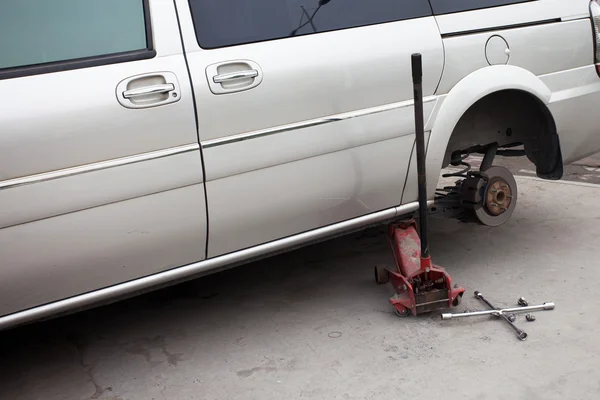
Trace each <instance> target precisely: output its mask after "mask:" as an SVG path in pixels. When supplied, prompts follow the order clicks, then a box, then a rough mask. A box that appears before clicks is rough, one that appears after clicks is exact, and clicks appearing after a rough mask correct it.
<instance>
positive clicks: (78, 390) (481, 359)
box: [0, 178, 600, 400]
mask: <svg viewBox="0 0 600 400" xmlns="http://www.w3.org/2000/svg"><path fill="white" fill-rule="evenodd" d="M518 181H519V185H520V186H519V187H520V199H519V205H518V207H517V210H516V211H515V215H514V216H513V217H512V218H511V220H510V221H509V222H508V223H507V224H506V225H504V226H501V227H499V228H487V227H482V226H476V225H464V224H459V223H457V222H455V221H443V220H437V221H434V222H433V224H432V246H431V248H432V252H433V253H432V254H433V257H434V261H435V262H436V263H439V264H440V265H443V266H445V267H446V268H447V269H448V270H449V271H450V272H451V273H452V275H453V278H454V280H455V282H457V283H459V284H461V285H463V286H465V287H466V288H467V291H468V294H469V296H467V297H466V298H465V300H464V301H463V304H462V305H461V306H460V307H458V310H464V309H466V308H468V309H478V308H482V306H481V304H479V303H478V302H477V300H476V299H474V298H472V297H471V296H470V294H471V293H472V292H473V291H474V290H480V291H482V292H484V293H485V294H486V296H487V297H488V298H489V299H490V300H491V301H493V302H496V303H497V304H499V305H503V306H508V305H512V304H514V302H515V301H516V299H517V298H518V297H520V296H525V297H526V298H528V299H529V300H530V302H534V303H541V302H544V301H554V302H556V304H557V308H556V309H555V310H554V311H549V312H541V313H538V314H537V321H535V322H532V323H530V322H525V320H524V317H519V319H518V321H517V323H518V324H519V325H520V326H521V327H522V328H523V329H525V330H526V331H527V332H528V333H529V338H528V340H527V341H526V342H519V341H518V340H517V339H516V338H515V336H514V334H513V333H512V332H511V331H510V330H509V328H507V327H506V326H504V325H503V324H502V323H501V322H499V321H494V320H490V319H489V318H485V317H484V318H477V319H469V320H456V321H444V322H443V321H441V320H440V319H439V314H433V315H428V316H421V317H419V318H405V319H400V318H398V317H396V316H394V315H393V313H392V310H391V308H390V306H389V305H388V303H387V298H388V297H389V296H390V294H391V288H390V287H388V286H377V285H375V284H374V283H373V278H372V267H373V265H374V264H381V263H389V262H390V253H389V251H388V247H387V243H386V241H385V238H384V236H383V235H382V234H381V231H379V230H377V229H371V230H368V231H365V232H361V233H358V234H353V235H350V236H346V237H343V238H339V239H337V240H334V241H330V242H327V243H321V244H319V245H315V246H312V247H309V248H305V249H302V250H299V251H295V252H293V253H289V254H286V255H282V256H279V257H275V258H271V259H268V260H265V261H262V262H258V263H254V264H251V265H247V266H242V267H239V268H236V269H233V270H230V271H225V272H223V273H219V274H215V275H212V276H208V277H205V278H201V279H197V280H195V281H191V282H187V283H185V284H181V285H178V286H175V287H171V288H168V289H165V290H160V291H157V292H154V293H150V294H147V295H144V296H140V297H138V298H134V299H130V300H127V301H123V302H120V303H117V304H113V305H110V306H105V307H101V308H97V309H93V310H89V311H86V312H82V313H79V314H76V315H72V316H68V317H64V318H60V319H56V320H52V321H47V322H43V323H38V324H34V325H30V326H26V327H21V328H17V329H14V330H10V331H6V332H2V333H0V360H1V365H0V398H1V399H3V400H22V399H27V400H34V399H43V400H58V399H69V400H70V399H115V400H116V399H121V400H125V399H127V400H130V399H131V400H137V399H140V400H152V399H156V400H159V399H161V400H162V399H202V400H207V399H226V400H235V399H261V400H264V399H284V398H286V399H297V398H302V399H304V398H307V399H390V398H411V399H432V398H441V397H442V396H443V397H444V398H450V399H478V400H482V399H507V398H511V399H527V400H535V399H544V400H551V399H561V400H562V399H564V398H568V399H578V400H583V399H598V398H599V397H600V374H599V372H598V371H599V369H600V361H599V359H598V356H599V355H600V335H599V334H598V332H599V330H600V313H598V306H599V305H600V304H599V303H600V300H599V299H600V289H599V286H598V284H597V281H598V278H599V277H600V269H599V267H598V260H599V259H600V257H599V255H600V252H599V250H600V243H599V239H600V229H599V228H598V224H599V222H600V204H599V203H598V200H597V199H598V196H599V195H600V188H599V187H593V186H582V185H576V184H568V183H555V182H539V181H536V180H532V179H526V178H518Z"/></svg>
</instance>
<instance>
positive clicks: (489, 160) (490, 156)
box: [479, 143, 498, 171]
mask: <svg viewBox="0 0 600 400" xmlns="http://www.w3.org/2000/svg"><path fill="white" fill-rule="evenodd" d="M497 152H498V143H492V144H490V145H489V146H488V148H487V150H486V151H485V156H483V161H481V166H480V167H479V170H480V171H485V170H486V169H488V168H490V167H491V166H492V164H493V163H494V158H495V157H496V153H497Z"/></svg>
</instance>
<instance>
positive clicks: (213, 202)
mask: <svg viewBox="0 0 600 400" xmlns="http://www.w3.org/2000/svg"><path fill="white" fill-rule="evenodd" d="M599 26H600V5H599V4H598V2H597V1H596V0H592V1H591V2H590V0H537V1H536V0H530V1H528V0H403V1H399V0H369V1H364V0H255V1H247V0H221V1H213V0H128V1H123V0H95V1H94V0H89V1H85V2H82V1H79V0H54V1H51V2H49V1H45V0H30V1H27V2H24V1H21V0H4V1H2V3H1V4H0V94H1V97H0V328H6V327H9V326H15V325H18V324H22V323H25V322H29V321H33V320H37V319H40V318H45V317H49V316H54V315H58V314H61V313H64V312H67V311H71V310H73V309H79V308H82V307H85V306H89V305H92V304H98V303H101V302H106V301H109V300H114V299H117V298H121V297H123V296H126V295H132V294H135V293H139V292H140V291H143V290H148V289H152V288H156V287H159V286H161V285H165V284H169V283H174V282H178V281H181V280H184V279H189V278H192V277H196V276H200V275H202V274H206V273H208V272H211V271H215V270H218V269H222V268H225V267H230V266H233V265H236V264H240V263H243V262H247V261H250V260H253V259H256V258H258V257H264V256H267V255H269V254H273V253H275V252H280V251H284V250H288V249H291V248H295V247H297V246H300V245H304V244H307V243H311V242H314V241H317V240H322V239H325V238H328V237H331V236H334V235H337V234H341V233H344V232H347V231H349V230H354V229H360V228H362V227H365V226H367V225H372V224H378V223H385V222H388V221H390V220H393V219H395V218H399V217H401V216H405V215H407V214H410V213H412V212H414V211H415V210H416V209H417V207H418V205H417V202H416V200H417V185H416V163H415V155H414V141H415V134H414V110H413V100H412V98H413V91H412V82H411V73H410V58H411V57H410V56H411V54H412V53H415V52H419V53H421V54H422V56H423V76H424V82H423V87H424V95H425V102H424V113H425V121H426V126H425V130H426V135H427V138H428V142H427V143H428V145H427V168H428V182H429V188H428V193H429V196H430V197H431V199H432V200H433V198H434V196H435V188H436V184H437V180H438V177H439V175H440V171H441V169H442V168H443V167H446V166H447V165H449V164H451V163H452V164H460V163H461V162H463V160H464V157H465V156H466V155H467V154H469V153H472V152H480V153H486V154H488V155H489V157H487V160H486V161H485V162H484V165H485V168H482V170H483V171H481V172H485V170H487V169H488V168H493V167H492V166H491V163H492V161H493V155H494V154H503V153H504V154H512V155H524V156H526V157H528V158H529V159H530V160H531V161H532V162H534V163H535V165H536V167H537V173H538V176H540V177H542V178H546V179H560V178H561V176H562V171H563V165H565V164H566V163H569V162H572V161H575V160H577V159H580V158H582V157H585V156H587V155H590V154H592V153H595V152H597V151H599V150H600V115H599V113H598V111H597V110H598V105H599V104H600V77H599V73H600V69H599V68H598V63H599V62H600V47H598V46H597V45H598V43H599V40H600V35H599ZM517 146H519V147H517ZM520 149H521V150H520ZM511 152H512V153H511ZM498 171H499V170H498ZM502 173H504V172H502ZM502 173H499V176H500V177H501V178H502V176H501V175H502ZM502 179H504V180H505V181H506V182H508V183H511V182H510V179H511V177H510V176H504V177H503V178H502ZM478 185H479V186H478ZM481 185H483V186H481ZM500 186H501V188H503V187H504V186H507V185H504V186H503V185H500ZM508 186H510V185H508ZM475 187H477V188H481V187H483V188H484V189H485V181H478V182H475ZM509 189H510V190H516V188H512V187H509ZM504 195H505V196H504ZM504 195H503V196H500V197H502V198H499V197H496V198H495V199H494V200H493V201H494V202H495V203H494V204H496V205H498V204H499V203H502V204H499V205H498V206H497V207H496V206H494V205H493V204H492V203H491V202H488V203H486V201H487V200H486V199H487V197H486V196H480V197H481V198H477V199H475V200H476V202H477V201H479V202H480V203H479V204H477V205H476V207H475V208H477V209H478V210H483V211H480V214H478V218H479V219H480V221H481V222H483V223H487V224H489V225H497V224H498V223H499V222H502V221H503V220H505V219H506V218H507V217H508V216H510V213H511V212H512V209H514V205H515V204H516V201H512V202H511V201H510V200H511V196H509V195H510V193H509V192H506V193H504ZM462 200H464V199H462ZM462 200H461V201H462ZM471 200H472V199H471ZM513 200H516V199H513ZM503 202H504V203H503ZM463 203H464V201H463ZM503 204H504V205H503Z"/></svg>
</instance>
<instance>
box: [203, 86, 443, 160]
mask: <svg viewBox="0 0 600 400" xmlns="http://www.w3.org/2000/svg"><path fill="white" fill-rule="evenodd" d="M436 99H437V96H428V97H425V98H424V99H423V103H430V102H432V101H435V100H436ZM413 104H414V101H413V100H406V101H401V102H399V103H391V104H386V105H383V106H377V107H371V108H365V109H362V110H358V111H350V112H347V113H342V114H336V115H332V116H329V117H324V118H315V119H310V120H307V121H302V122H295V123H293V124H286V125H280V126H276V127H273V128H266V129H259V130H256V131H251V132H245V133H240V134H237V135H232V136H227V137H224V138H217V139H210V140H205V141H203V142H202V143H201V144H202V148H203V149H209V148H211V147H216V146H222V145H225V144H231V143H236V142H241V141H244V140H250V139H257V138H260V137H264V136H270V135H274V134H276V133H282V132H288V131H293V130H296V129H302V128H309V127H311V126H317V125H323V124H328V123H330V122H337V121H344V120H347V119H352V118H357V117H364V116H365V115H372V114H378V113H381V112H385V111H391V110H396V109H400V108H405V107H410V106H412V105H413Z"/></svg>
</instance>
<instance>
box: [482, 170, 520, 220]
mask: <svg viewBox="0 0 600 400" xmlns="http://www.w3.org/2000/svg"><path fill="white" fill-rule="evenodd" d="M512 198H513V196H512V190H511V188H510V185H509V184H508V182H506V180H504V179H502V178H493V181H491V182H490V183H488V185H487V189H486V194H485V197H484V206H485V207H486V208H487V210H488V211H489V212H490V214H492V215H500V214H503V213H505V212H506V211H507V210H508V208H509V207H510V203H511V202H512Z"/></svg>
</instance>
